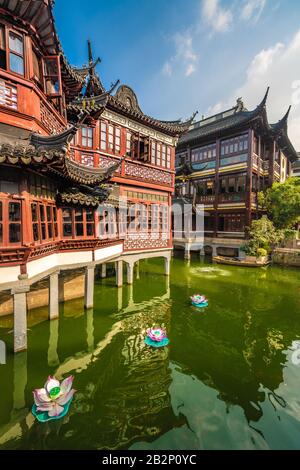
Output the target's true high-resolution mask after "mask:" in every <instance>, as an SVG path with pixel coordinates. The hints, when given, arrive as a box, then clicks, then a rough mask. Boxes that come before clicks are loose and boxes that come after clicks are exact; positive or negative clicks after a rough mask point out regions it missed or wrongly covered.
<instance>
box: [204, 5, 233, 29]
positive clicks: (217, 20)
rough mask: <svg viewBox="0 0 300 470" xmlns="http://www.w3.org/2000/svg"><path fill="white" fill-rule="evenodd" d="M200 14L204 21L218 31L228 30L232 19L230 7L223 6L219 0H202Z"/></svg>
mask: <svg viewBox="0 0 300 470" xmlns="http://www.w3.org/2000/svg"><path fill="white" fill-rule="evenodd" d="M202 16H203V19H204V21H205V22H206V23H207V24H208V25H209V26H210V27H211V28H212V29H213V30H214V31H216V32H219V33H224V32H226V31H228V30H229V29H230V26H231V23H232V20H233V14H232V11H231V10H230V8H227V9H226V8H223V7H222V6H221V4H220V1H219V0H202Z"/></svg>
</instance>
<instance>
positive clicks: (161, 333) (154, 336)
mask: <svg viewBox="0 0 300 470" xmlns="http://www.w3.org/2000/svg"><path fill="white" fill-rule="evenodd" d="M145 343H146V344H147V345H148V346H153V347H154V348H161V347H162V346H167V344H169V339H168V338H167V333H166V330H164V329H163V328H160V327H153V328H148V330H147V337H146V339H145Z"/></svg>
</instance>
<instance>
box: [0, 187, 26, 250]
mask: <svg viewBox="0 0 300 470" xmlns="http://www.w3.org/2000/svg"><path fill="white" fill-rule="evenodd" d="M0 203H1V204H2V220H0V224H1V226H2V241H0V247H1V248H3V247H9V248H14V247H20V246H22V243H23V232H22V214H23V207H22V199H21V198H16V197H11V196H7V195H6V194H3V193H2V194H1V196H0ZM10 204H18V205H19V206H20V219H19V220H16V221H14V220H10V217H9V205H10ZM12 224H15V225H19V227H20V241H18V242H11V241H10V236H9V234H10V226H11V225H12Z"/></svg>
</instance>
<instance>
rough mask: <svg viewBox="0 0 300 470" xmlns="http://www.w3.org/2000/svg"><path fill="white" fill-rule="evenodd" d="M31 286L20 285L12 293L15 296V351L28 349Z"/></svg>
mask: <svg viewBox="0 0 300 470" xmlns="http://www.w3.org/2000/svg"><path fill="white" fill-rule="evenodd" d="M29 290H30V287H29V286H27V285H20V286H18V287H15V288H14V289H13V290H12V291H11V293H12V295H13V297H14V352H15V353H17V352H19V351H25V350H26V349H27V300H26V293H27V292H29Z"/></svg>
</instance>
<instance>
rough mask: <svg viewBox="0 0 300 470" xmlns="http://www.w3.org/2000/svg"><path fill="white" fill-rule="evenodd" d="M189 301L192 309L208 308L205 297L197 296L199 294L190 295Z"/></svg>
mask: <svg viewBox="0 0 300 470" xmlns="http://www.w3.org/2000/svg"><path fill="white" fill-rule="evenodd" d="M191 301H192V305H194V307H199V308H203V307H207V306H208V300H207V298H206V297H205V295H199V294H196V295H192V297H191Z"/></svg>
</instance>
